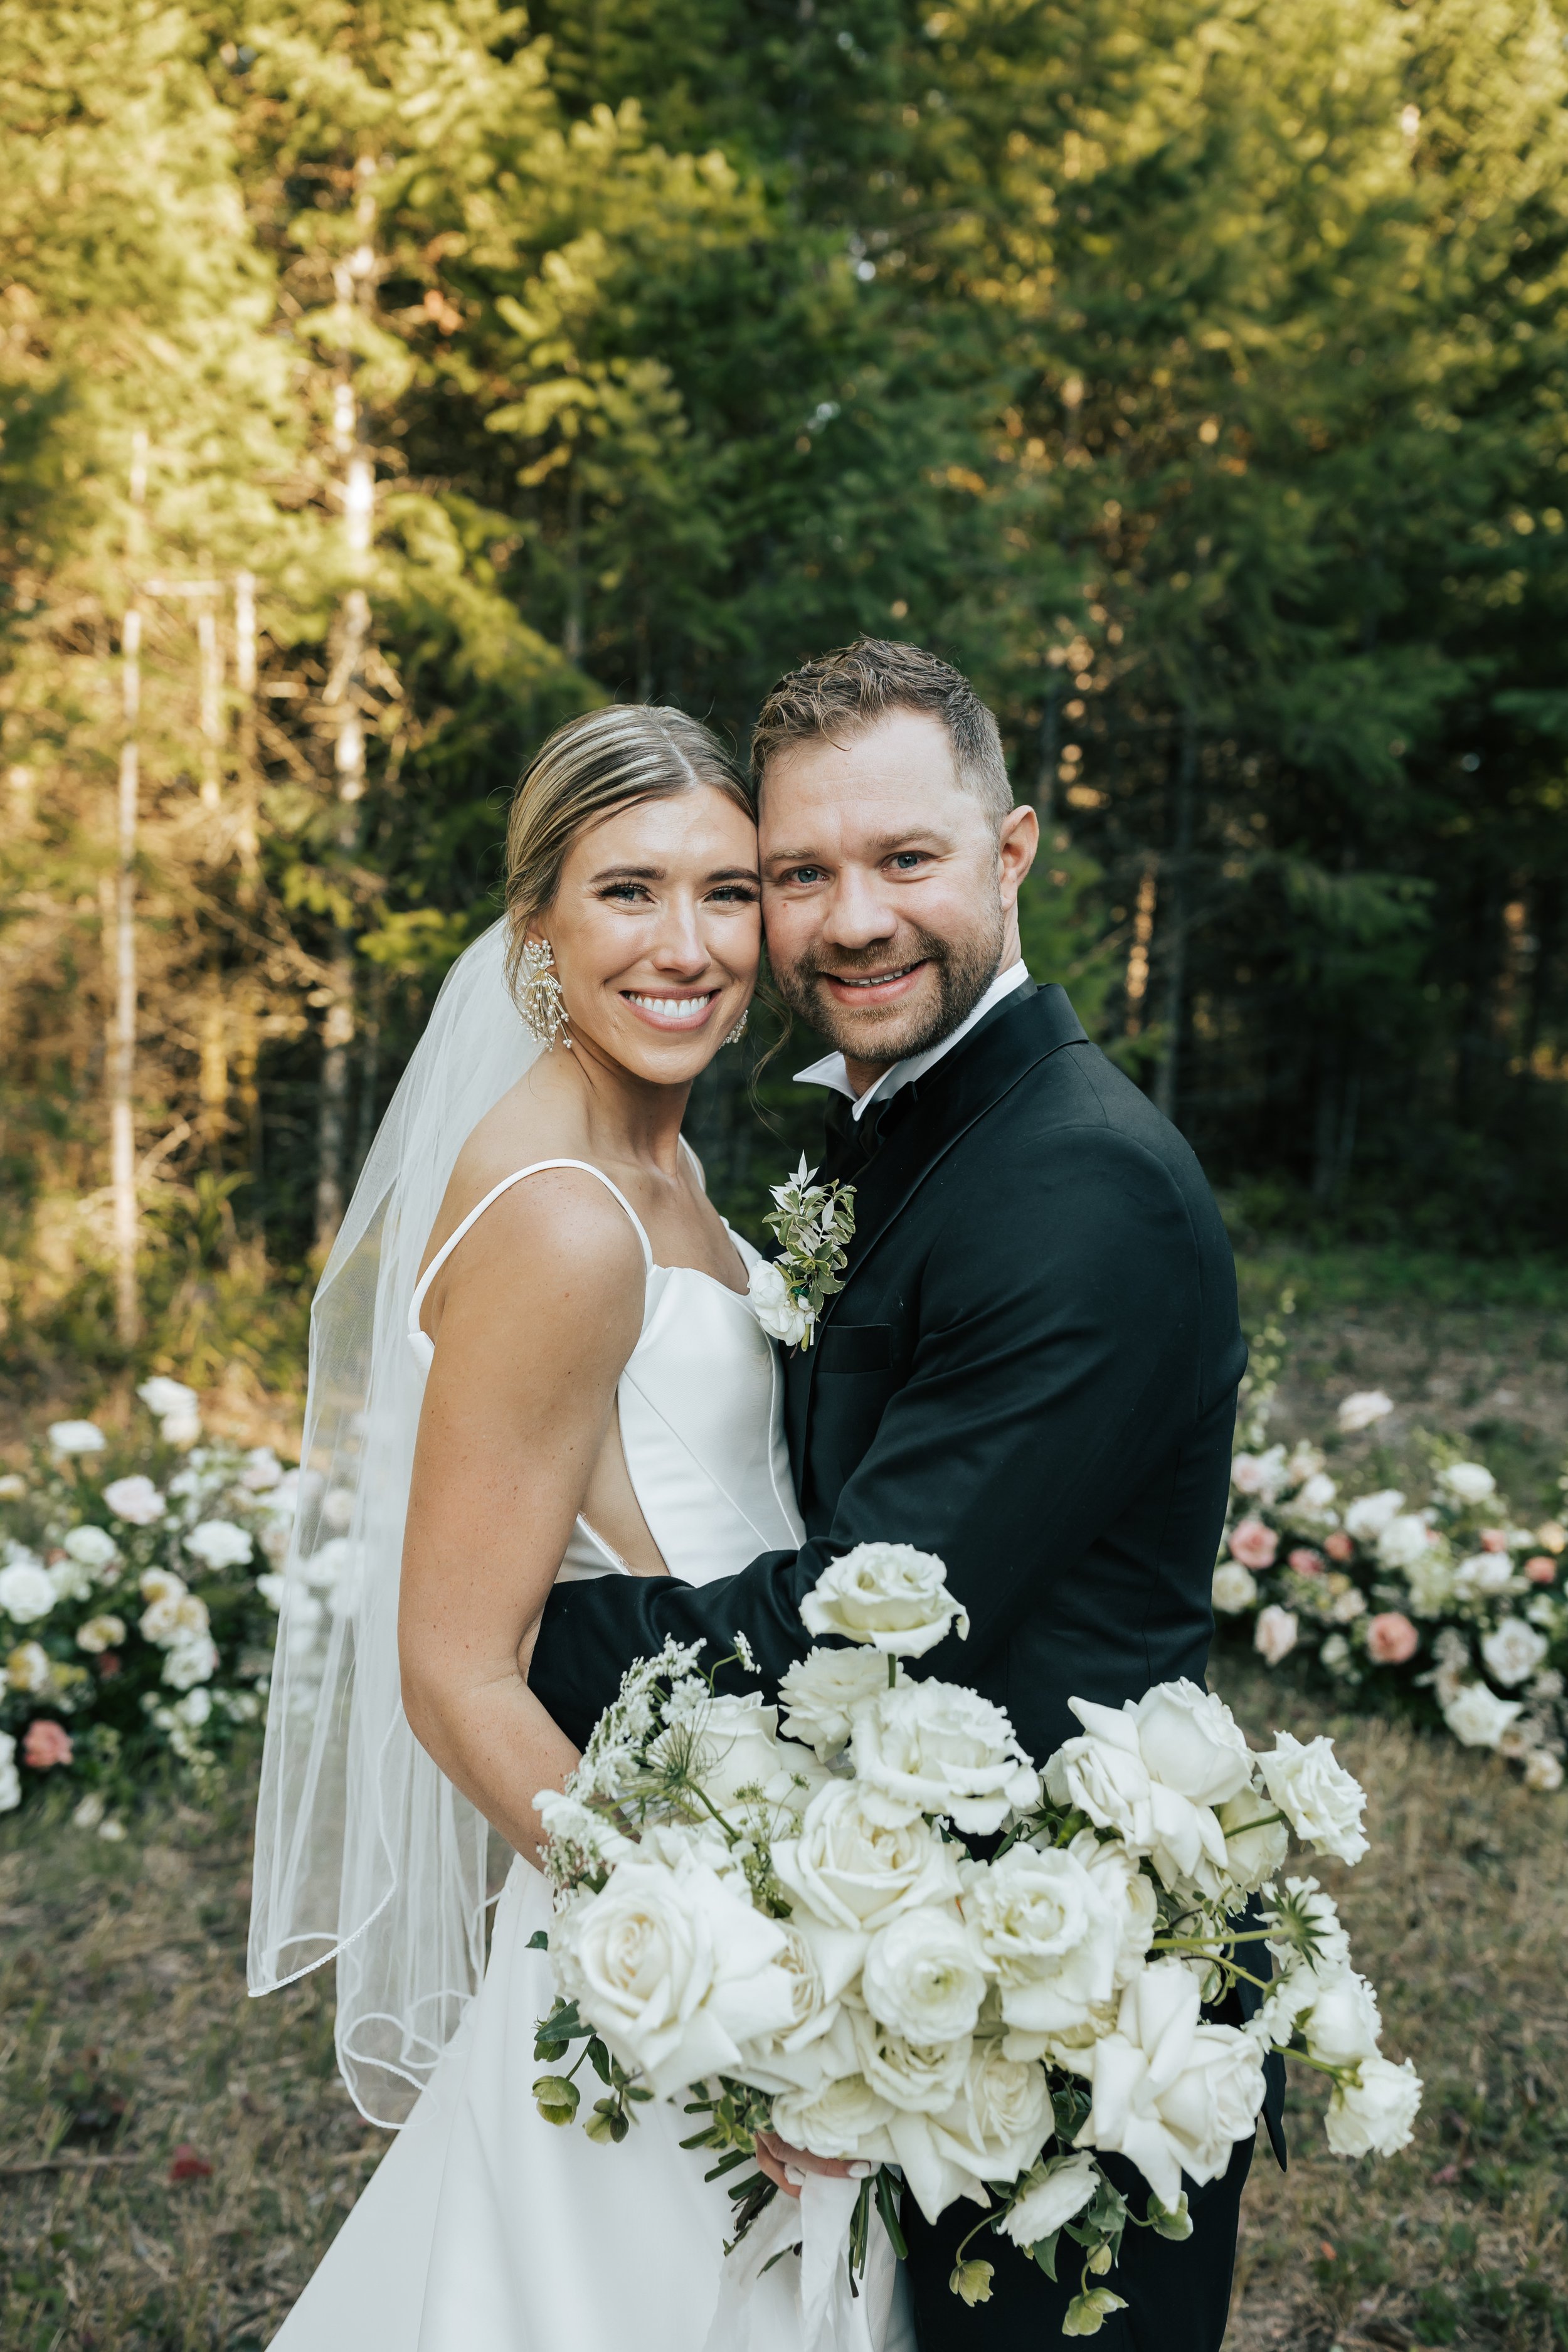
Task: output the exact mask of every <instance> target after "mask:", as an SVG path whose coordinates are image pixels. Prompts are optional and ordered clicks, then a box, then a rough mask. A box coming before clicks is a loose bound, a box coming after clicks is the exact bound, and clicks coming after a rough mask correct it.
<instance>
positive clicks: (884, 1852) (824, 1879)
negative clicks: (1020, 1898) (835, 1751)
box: [773, 1780, 958, 1930]
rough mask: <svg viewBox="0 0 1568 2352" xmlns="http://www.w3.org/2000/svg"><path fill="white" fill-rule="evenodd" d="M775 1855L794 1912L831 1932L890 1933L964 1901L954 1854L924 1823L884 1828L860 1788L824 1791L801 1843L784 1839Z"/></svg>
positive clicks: (836, 1786)
mask: <svg viewBox="0 0 1568 2352" xmlns="http://www.w3.org/2000/svg"><path fill="white" fill-rule="evenodd" d="M773 1870H774V1873H775V1874H776V1875H777V1877H778V1879H779V1880H780V1883H781V1884H782V1885H783V1886H784V1891H785V1892H786V1894H787V1895H789V1896H790V1898H791V1901H792V1904H793V1905H795V1906H799V1905H804V1906H805V1908H806V1910H808V1911H812V1912H815V1913H816V1916H817V1917H818V1918H819V1919H823V1920H826V1923H827V1925H828V1926H829V1927H851V1928H866V1929H868V1930H869V1929H871V1928H875V1927H886V1926H887V1924H888V1922H889V1919H894V1918H896V1917H897V1916H898V1915H899V1913H900V1911H909V1910H913V1909H914V1908H915V1907H916V1906H918V1905H920V1904H922V1903H946V1902H951V1901H952V1898H953V1897H954V1896H955V1895H957V1893H958V1867H957V1864H956V1863H955V1862H954V1860H953V1857H952V1849H951V1848H950V1847H948V1846H946V1845H944V1844H943V1843H942V1840H941V1839H940V1838H939V1837H938V1836H937V1835H936V1833H935V1832H934V1831H933V1830H931V1828H929V1827H928V1825H927V1824H926V1823H925V1822H923V1821H919V1820H916V1821H913V1822H900V1823H898V1824H896V1825H889V1823H888V1822H884V1821H882V1820H879V1818H878V1817H877V1816H876V1815H875V1814H874V1813H872V1812H871V1811H868V1808H867V1806H866V1804H865V1802H864V1799H863V1795H862V1792H861V1790H859V1789H858V1788H857V1786H856V1784H855V1783H854V1781H853V1780H834V1781H830V1782H829V1784H828V1786H827V1787H826V1788H825V1789H819V1790H817V1793H816V1796H815V1797H813V1799H812V1801H811V1802H810V1804H809V1805H807V1807H806V1809H805V1819H804V1820H803V1822H802V1823H801V1831H800V1835H799V1837H798V1838H779V1839H777V1840H776V1841H775V1842H774V1845H773Z"/></svg>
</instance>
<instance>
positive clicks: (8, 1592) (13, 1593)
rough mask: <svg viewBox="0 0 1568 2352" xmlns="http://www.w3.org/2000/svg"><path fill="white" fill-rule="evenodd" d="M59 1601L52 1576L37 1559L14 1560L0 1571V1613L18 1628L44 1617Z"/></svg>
mask: <svg viewBox="0 0 1568 2352" xmlns="http://www.w3.org/2000/svg"><path fill="white" fill-rule="evenodd" d="M58 1598H59V1596H58V1593H57V1592H56V1591H55V1583H54V1579H53V1577H52V1576H51V1575H50V1574H49V1571H48V1570H47V1568H45V1567H44V1565H43V1563H42V1562H41V1561H40V1560H36V1559H26V1558H25V1557H24V1558H22V1559H13V1560H12V1562H11V1564H10V1566H9V1567H8V1568H0V1611H4V1612H5V1615H6V1616H7V1617H9V1618H10V1619H11V1620H12V1621H13V1622H14V1623H16V1624H17V1625H30V1624H32V1622H34V1620H35V1619H36V1618H38V1617H47V1615H48V1613H49V1612H50V1610H51V1609H52V1608H53V1607H54V1605H55V1602H56V1601H57V1600H58Z"/></svg>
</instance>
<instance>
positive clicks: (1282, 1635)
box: [1252, 1601, 1301, 1666]
mask: <svg viewBox="0 0 1568 2352" xmlns="http://www.w3.org/2000/svg"><path fill="white" fill-rule="evenodd" d="M1300 1634H1301V1621H1300V1618H1299V1617H1298V1616H1297V1614H1296V1612H1295V1611H1294V1610H1293V1609H1281V1608H1280V1606H1279V1602H1278V1601H1270V1602H1269V1604H1268V1608H1267V1609H1264V1610H1260V1611H1259V1612H1258V1623H1257V1625H1256V1626H1255V1627H1254V1629H1253V1634H1252V1646H1253V1648H1254V1649H1255V1650H1256V1651H1257V1653H1258V1656H1259V1657H1260V1658H1262V1659H1263V1660H1264V1661H1265V1663H1266V1664H1268V1665H1271V1666H1277V1665H1278V1664H1279V1662H1280V1660H1281V1659H1282V1658H1288V1657H1289V1654H1290V1653H1291V1651H1292V1650H1293V1649H1294V1648H1295V1646H1296V1644H1297V1643H1298V1641H1299V1640H1300Z"/></svg>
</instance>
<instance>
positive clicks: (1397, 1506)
mask: <svg viewBox="0 0 1568 2352" xmlns="http://www.w3.org/2000/svg"><path fill="white" fill-rule="evenodd" d="M1404 1508H1405V1497H1404V1496H1403V1495H1402V1494H1401V1493H1400V1491H1399V1489H1398V1487H1397V1486H1384V1487H1383V1488H1381V1489H1380V1490H1379V1492H1378V1493H1377V1494H1375V1495H1358V1496H1357V1497H1356V1499H1355V1501H1354V1502H1353V1503H1352V1504H1350V1505H1349V1506H1348V1507H1347V1509H1346V1511H1345V1515H1344V1527H1345V1533H1346V1535H1347V1536H1353V1537H1354V1538H1355V1539H1356V1541H1357V1543H1375V1542H1376V1540H1377V1538H1378V1537H1379V1536H1380V1535H1381V1534H1382V1533H1383V1531H1384V1528H1385V1527H1386V1526H1387V1525H1388V1523H1389V1521H1390V1519H1392V1518H1395V1517H1398V1515H1399V1513H1400V1512H1401V1511H1402V1510H1403V1509H1404Z"/></svg>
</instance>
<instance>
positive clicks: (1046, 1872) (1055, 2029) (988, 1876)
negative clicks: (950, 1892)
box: [963, 1845, 1154, 2034]
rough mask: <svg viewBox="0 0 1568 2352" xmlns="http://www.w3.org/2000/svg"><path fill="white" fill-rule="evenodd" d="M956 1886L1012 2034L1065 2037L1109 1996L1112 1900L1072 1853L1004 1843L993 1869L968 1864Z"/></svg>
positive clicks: (1115, 1942) (1114, 1944) (1114, 1949)
mask: <svg viewBox="0 0 1568 2352" xmlns="http://www.w3.org/2000/svg"><path fill="white" fill-rule="evenodd" d="M963 1880H964V1886H963V1916H964V1917H965V1918H966V1919H967V1920H968V1921H969V1922H970V1924H971V1926H972V1927H973V1929H974V1932H975V1935H976V1937H978V1939H979V1944H980V1948H981V1950H982V1951H983V1952H984V1956H985V1959H986V1963H987V1965H988V1967H989V1968H990V1969H991V1972H992V1973H993V1975H994V1977H995V1979H996V1981H997V1984H998V1987H999V1989H1000V1992H1001V2000H1002V2015H1003V2018H1004V2020H1005V2022H1006V2023H1007V2024H1008V2025H1009V2026H1010V2027H1013V2028H1015V2029H1016V2031H1018V2032H1026V2033H1036V2034H1059V2033H1072V2032H1078V2031H1079V2030H1080V2029H1081V2028H1082V2027H1084V2026H1086V2025H1087V2024H1088V2023H1089V2020H1090V2018H1091V2016H1092V2015H1093V2013H1094V2011H1096V2010H1099V2009H1103V2008H1104V2007H1105V2006H1106V2005H1107V2004H1108V2003H1109V2002H1110V2000H1112V1999H1113V1998H1114V1996H1115V1993H1116V1989H1117V1988H1116V1964H1117V1959H1118V1957H1119V1954H1120V1950H1121V1927H1122V1922H1121V1918H1120V1917H1119V1916H1118V1910H1117V1904H1116V1893H1115V1890H1114V1889H1113V1888H1112V1887H1111V1886H1110V1885H1109V1884H1107V1883H1104V1882H1102V1881H1100V1880H1099V1879H1097V1878H1096V1877H1095V1876H1093V1875H1091V1874H1090V1873H1089V1871H1088V1870H1086V1869H1085V1867H1084V1865H1083V1863H1082V1862H1081V1861H1080V1860H1079V1858H1078V1856H1077V1855H1076V1854H1074V1853H1062V1852H1058V1851H1052V1852H1048V1853H1037V1851H1036V1850H1035V1848H1034V1847H1032V1846H1027V1845H1016V1846H1011V1847H1009V1848H1008V1850H1007V1852H1006V1853H1004V1854H1002V1855H1000V1856H999V1857H998V1858H997V1860H996V1861H995V1862H992V1863H979V1862H977V1863H971V1864H969V1865H968V1867H967V1868H966V1869H965V1871H964V1873H963ZM1145 1883H1147V1882H1145ZM1153 1891H1154V1890H1153V1888H1152V1887H1150V1889H1149V1892H1150V1897H1151V1907H1152V1897H1153Z"/></svg>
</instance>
